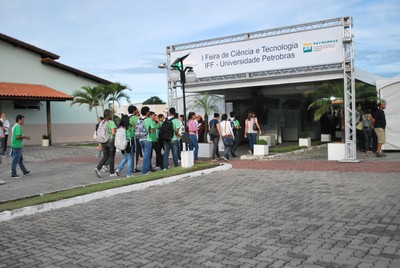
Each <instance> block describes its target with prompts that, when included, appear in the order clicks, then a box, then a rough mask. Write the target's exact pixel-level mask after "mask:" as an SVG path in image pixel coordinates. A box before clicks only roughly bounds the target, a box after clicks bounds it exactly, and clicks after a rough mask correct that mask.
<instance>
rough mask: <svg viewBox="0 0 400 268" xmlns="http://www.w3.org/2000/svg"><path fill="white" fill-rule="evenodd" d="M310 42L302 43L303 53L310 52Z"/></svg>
mask: <svg viewBox="0 0 400 268" xmlns="http://www.w3.org/2000/svg"><path fill="white" fill-rule="evenodd" d="M312 51H313V49H312V43H305V44H303V53H309V52H312Z"/></svg>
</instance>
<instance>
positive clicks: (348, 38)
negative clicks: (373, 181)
mask: <svg viewBox="0 0 400 268" xmlns="http://www.w3.org/2000/svg"><path fill="white" fill-rule="evenodd" d="M337 26H342V27H343V50H344V51H343V56H344V59H343V62H339V63H336V64H327V65H319V66H305V67H300V68H288V69H278V70H272V71H261V72H253V73H241V74H232V75H224V76H213V77H203V78H198V79H197V81H196V82H195V83H191V84H188V85H187V87H188V88H190V87H196V86H205V85H209V84H217V83H218V84H221V85H223V84H225V83H234V82H241V81H246V82H249V81H254V80H260V79H268V78H273V77H284V76H297V75H299V76H300V75H305V74H313V73H314V74H325V73H330V72H343V81H344V112H345V117H344V118H345V135H346V138H345V143H346V150H345V159H344V160H343V161H346V162H357V161H358V160H356V128H355V121H356V120H355V108H356V107H355V99H356V97H355V75H354V47H353V39H354V34H353V20H352V17H341V18H335V19H329V20H322V21H317V22H311V23H304V24H299V25H292V26H287V27H281V28H275V29H269V30H264V31H257V32H252V33H245V34H239V35H232V36H227V37H221V38H214V39H208V40H203V41H198V42H191V43H184V44H180V45H174V46H170V47H167V70H168V71H167V72H168V75H169V70H170V69H171V62H172V60H171V52H173V51H181V50H189V49H195V48H201V47H207V46H214V45H221V44H227V43H233V42H241V41H246V40H251V39H258V38H265V37H271V36H278V35H285V34H290V33H297V32H304V31H310V30H316V29H323V28H330V27H337ZM177 87H180V84H179V83H175V82H172V81H170V80H169V79H168V104H169V106H170V107H171V106H176V104H177Z"/></svg>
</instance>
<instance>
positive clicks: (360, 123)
mask: <svg viewBox="0 0 400 268" xmlns="http://www.w3.org/2000/svg"><path fill="white" fill-rule="evenodd" d="M356 129H358V130H363V129H364V123H363V122H362V121H361V122H358V123H357V125H356Z"/></svg>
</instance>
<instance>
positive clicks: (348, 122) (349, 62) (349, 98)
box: [341, 17, 360, 162]
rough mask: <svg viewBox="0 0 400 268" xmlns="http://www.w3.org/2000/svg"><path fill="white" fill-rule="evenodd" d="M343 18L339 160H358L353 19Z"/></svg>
mask: <svg viewBox="0 0 400 268" xmlns="http://www.w3.org/2000/svg"><path fill="white" fill-rule="evenodd" d="M342 20H343V50H344V51H343V52H344V68H343V86H344V87H343V88H344V121H345V122H344V123H345V125H344V129H345V144H346V148H345V159H344V160H341V162H360V160H357V159H356V155H357V142H356V90H355V75H354V46H353V39H354V33H353V19H352V17H345V18H342Z"/></svg>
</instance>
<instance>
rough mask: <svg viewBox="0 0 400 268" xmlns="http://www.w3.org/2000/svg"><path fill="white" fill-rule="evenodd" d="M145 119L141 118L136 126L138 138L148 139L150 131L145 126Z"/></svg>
mask: <svg viewBox="0 0 400 268" xmlns="http://www.w3.org/2000/svg"><path fill="white" fill-rule="evenodd" d="M144 119H145V118H139V120H138V123H137V125H136V126H135V134H136V138H138V139H139V140H144V139H146V137H147V133H148V131H147V130H146V128H145V127H144Z"/></svg>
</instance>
